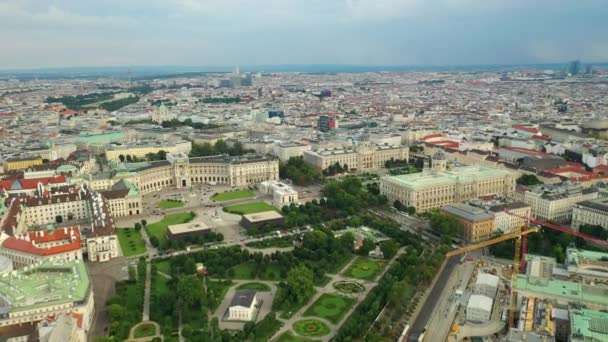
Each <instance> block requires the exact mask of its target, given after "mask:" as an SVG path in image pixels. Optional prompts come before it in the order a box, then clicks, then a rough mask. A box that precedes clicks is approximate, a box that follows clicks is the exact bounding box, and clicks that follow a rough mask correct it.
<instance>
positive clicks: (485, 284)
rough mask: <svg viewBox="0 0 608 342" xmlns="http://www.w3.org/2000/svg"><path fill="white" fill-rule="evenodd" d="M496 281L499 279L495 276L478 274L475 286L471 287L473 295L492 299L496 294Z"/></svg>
mask: <svg viewBox="0 0 608 342" xmlns="http://www.w3.org/2000/svg"><path fill="white" fill-rule="evenodd" d="M498 281H499V278H498V277H497V276H495V275H492V274H488V273H479V274H478V275H477V281H476V282H475V286H474V287H473V293H474V294H478V295H483V296H486V297H490V298H494V297H495V296H496V292H498Z"/></svg>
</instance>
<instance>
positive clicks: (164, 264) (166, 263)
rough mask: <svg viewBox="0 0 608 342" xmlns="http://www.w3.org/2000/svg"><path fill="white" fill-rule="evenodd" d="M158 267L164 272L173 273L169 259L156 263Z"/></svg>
mask: <svg viewBox="0 0 608 342" xmlns="http://www.w3.org/2000/svg"><path fill="white" fill-rule="evenodd" d="M155 265H156V269H157V270H158V271H160V272H163V273H164V274H168V275H171V271H170V270H169V268H170V267H171V263H170V262H169V260H163V261H159V262H156V263H155Z"/></svg>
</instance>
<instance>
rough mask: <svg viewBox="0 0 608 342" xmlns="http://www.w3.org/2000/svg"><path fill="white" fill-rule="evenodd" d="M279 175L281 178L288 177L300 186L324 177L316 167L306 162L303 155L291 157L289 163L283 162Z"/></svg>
mask: <svg viewBox="0 0 608 342" xmlns="http://www.w3.org/2000/svg"><path fill="white" fill-rule="evenodd" d="M279 176H280V177H281V178H288V179H290V180H291V181H292V182H293V183H294V184H296V185H300V186H307V185H310V184H312V183H314V182H317V181H319V180H321V178H322V175H321V173H320V172H319V171H318V170H317V169H315V168H314V167H312V166H310V165H308V164H306V163H305V162H304V158H303V157H302V156H300V157H291V158H289V160H288V161H287V163H284V164H283V163H281V164H280V165H279Z"/></svg>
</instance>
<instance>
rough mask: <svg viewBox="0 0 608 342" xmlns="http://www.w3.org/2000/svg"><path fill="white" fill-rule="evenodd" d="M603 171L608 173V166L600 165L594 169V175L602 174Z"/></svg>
mask: <svg viewBox="0 0 608 342" xmlns="http://www.w3.org/2000/svg"><path fill="white" fill-rule="evenodd" d="M601 171H604V172H608V165H598V166H596V167H594V168H593V172H594V173H600V172H601Z"/></svg>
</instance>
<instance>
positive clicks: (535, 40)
mask: <svg viewBox="0 0 608 342" xmlns="http://www.w3.org/2000/svg"><path fill="white" fill-rule="evenodd" d="M606 14H608V8H606V6H603V4H602V2H601V1H585V2H584V3H578V2H577V3H573V2H567V1H559V2H558V3H557V4H556V2H555V1H547V0H542V1H536V2H534V3H532V4H531V3H529V2H526V1H510V2H508V3H505V2H501V1H485V2H483V4H479V3H477V2H474V1H470V0H462V1H446V0H442V1H434V2H428V1H424V2H423V1H416V0H411V1H394V0H382V1H369V0H358V1H356V0H346V1H335V2H323V1H300V0H296V1H274V0H267V1H262V2H256V3H255V4H250V3H249V2H246V1H241V0H231V1H223V2H201V1H192V0H179V1H171V2H168V1H163V2H161V1H146V2H142V1H122V2H119V1H114V0H111V1H105V2H104V3H103V5H99V4H95V3H93V4H82V3H80V2H77V1H63V0H62V1H46V2H42V3H40V2H37V1H36V2H34V1H13V0H9V1H4V2H2V3H1V4H0V19H2V20H1V23H0V30H1V31H2V32H3V33H4V36H5V46H7V47H9V48H7V49H6V51H5V52H4V53H3V54H2V55H1V56H0V69H3V70H10V69H30V68H55V67H84V66H129V65H131V66H133V65H137V66H140V65H141V66H152V65H154V66H158V65H175V66H199V65H204V66H209V67H218V66H229V65H237V64H241V65H245V64H248V65H293V64H336V65H385V66H404V65H411V66H443V65H495V64H537V63H563V62H566V61H569V60H576V59H580V60H581V61H583V62H588V63H600V62H605V61H607V60H608V44H606V43H604V42H603V40H602V37H603V36H605V34H606V33H608V25H607V24H606V23H605V22H604V21H603V20H602V18H603V17H605V15H606Z"/></svg>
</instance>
